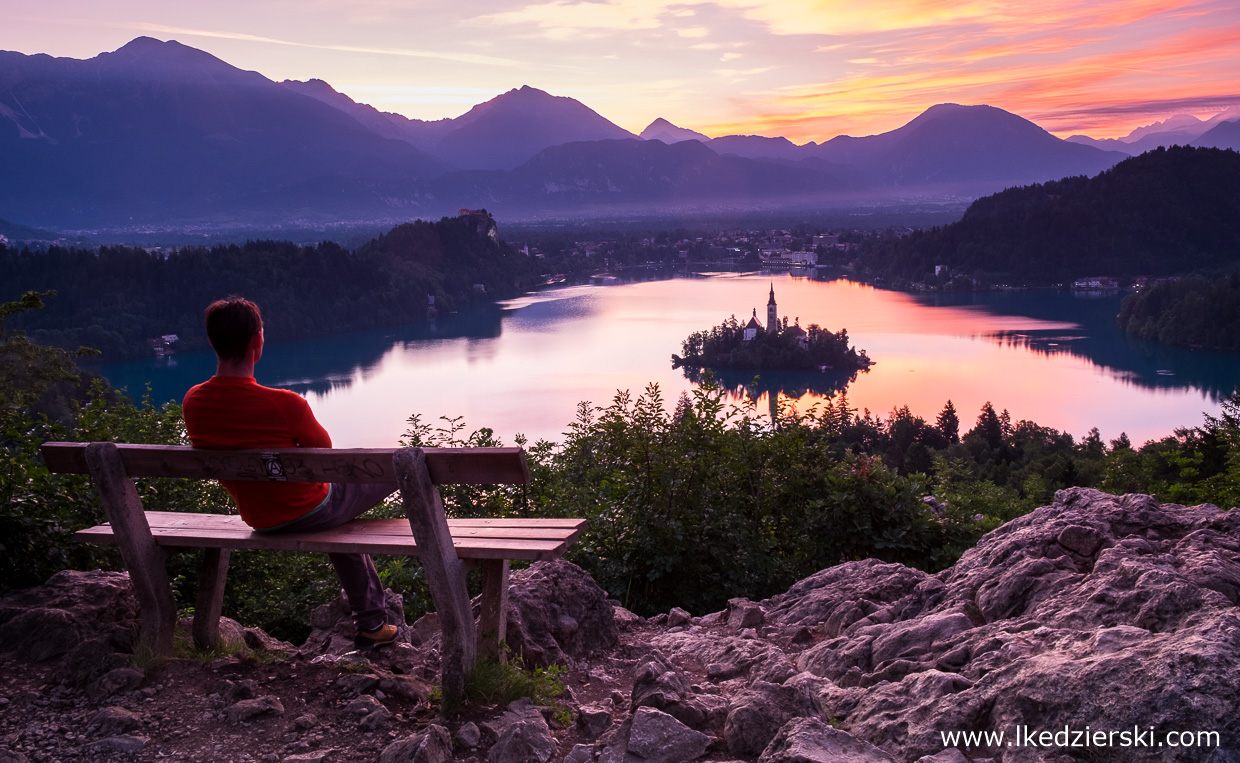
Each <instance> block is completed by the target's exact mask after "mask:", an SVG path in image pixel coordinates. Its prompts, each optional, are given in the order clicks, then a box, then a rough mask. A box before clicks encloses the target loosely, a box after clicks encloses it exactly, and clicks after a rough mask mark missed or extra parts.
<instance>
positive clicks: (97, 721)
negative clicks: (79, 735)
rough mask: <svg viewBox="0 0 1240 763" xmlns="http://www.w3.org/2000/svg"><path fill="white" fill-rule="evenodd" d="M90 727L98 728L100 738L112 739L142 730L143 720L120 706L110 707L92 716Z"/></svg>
mask: <svg viewBox="0 0 1240 763" xmlns="http://www.w3.org/2000/svg"><path fill="white" fill-rule="evenodd" d="M90 725H91V726H96V727H98V733H99V735H100V736H105V737H110V736H116V735H117V734H126V733H128V732H130V731H133V730H135V729H140V728H142V718H141V716H139V715H138V714H137V713H135V712H134V711H132V710H129V709H126V708H123V707H120V706H119V705H108V706H107V707H105V708H103V709H101V710H99V711H98V712H96V713H95V714H94V715H92V716H91V718H90Z"/></svg>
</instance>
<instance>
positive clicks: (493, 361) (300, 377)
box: [103, 274, 1240, 447]
mask: <svg viewBox="0 0 1240 763" xmlns="http://www.w3.org/2000/svg"><path fill="white" fill-rule="evenodd" d="M772 283H773V284H774V288H775V296H776V299H777V301H778V304H779V314H780V315H781V316H785V315H786V316H788V318H789V320H793V319H796V318H799V319H800V323H801V325H802V326H808V325H809V324H810V323H817V324H819V325H821V326H823V327H825V328H828V329H830V330H832V331H836V330H838V329H840V328H842V327H843V328H847V329H848V334H849V337H850V338H851V340H852V342H853V344H854V345H855V346H856V347H858V348H864V349H865V350H866V351H867V352H868V353H869V355H870V357H871V358H872V359H874V360H876V361H877V364H876V365H875V366H873V367H872V368H871V369H870V370H869V372H868V373H862V374H859V375H857V376H856V378H855V379H853V380H851V381H850V380H849V379H847V378H839V377H837V376H831V375H822V374H817V373H785V374H780V373H765V374H762V378H761V379H760V380H759V382H758V384H757V385H756V386H755V385H753V384H752V381H753V376H754V373H753V372H743V373H738V372H732V373H728V374H724V375H723V376H722V377H721V381H723V382H724V383H725V384H726V385H727V386H728V387H729V389H731V390H732V394H733V396H734V397H735V398H736V399H737V400H739V399H740V396H741V395H742V394H743V393H744V392H745V391H746V389H748V390H749V393H750V394H753V395H756V396H757V397H758V400H759V406H760V410H763V411H766V410H768V405H769V401H770V398H771V395H772V394H780V395H783V396H784V397H785V398H787V399H791V400H795V401H796V405H797V406H798V408H800V409H802V410H803V409H805V408H808V407H809V406H810V405H811V404H812V403H813V402H814V401H815V400H820V399H822V398H823V396H825V395H829V394H832V392H834V391H835V390H838V389H841V388H844V389H845V390H846V394H847V396H848V400H849V404H850V406H851V407H854V408H858V409H863V408H868V409H869V410H871V411H872V412H874V413H877V414H881V415H886V414H887V413H888V412H890V411H891V409H892V408H893V407H895V406H898V405H902V404H907V405H908V406H909V407H910V408H911V409H912V411H913V413H915V414H917V415H920V416H923V417H925V418H927V419H930V420H933V418H934V417H935V416H936V415H937V414H938V412H939V411H940V410H941V409H942V407H943V404H944V403H945V402H946V401H947V400H949V399H950V400H951V401H952V402H953V403H954V405H955V406H956V409H957V411H959V413H960V418H961V422H962V428H968V427H970V426H972V422H973V420H974V419H975V418H976V414H977V411H978V410H979V409H980V408H981V406H982V404H983V403H985V402H986V401H991V402H993V404H994V406H995V408H996V409H1004V408H1006V409H1008V411H1009V412H1010V413H1011V416H1012V419H1013V420H1014V421H1016V420H1020V419H1029V420H1032V421H1036V422H1038V423H1039V424H1042V425H1044V426H1050V427H1054V428H1056V429H1060V430H1064V431H1068V432H1071V433H1072V434H1074V435H1076V436H1077V437H1080V436H1082V435H1084V434H1085V433H1086V432H1088V430H1089V429H1090V428H1091V427H1094V426H1096V427H1098V429H1099V430H1100V431H1101V433H1102V436H1103V437H1104V438H1107V439H1112V438H1115V437H1117V436H1118V435H1119V434H1120V432H1121V431H1124V432H1127V433H1128V435H1129V436H1130V437H1131V438H1132V440H1133V441H1134V442H1136V443H1141V442H1144V441H1145V440H1147V439H1151V438H1156V437H1162V436H1165V435H1168V434H1171V432H1172V430H1173V429H1174V428H1175V427H1178V426H1195V425H1197V424H1200V423H1201V421H1202V413H1203V412H1209V413H1212V414H1214V413H1217V412H1218V409H1219V405H1218V400H1219V398H1220V396H1223V395H1226V394H1227V392H1228V391H1230V389H1231V388H1232V387H1233V386H1234V385H1235V384H1237V383H1240V356H1237V355H1231V354H1226V353H1204V352H1191V351H1187V350H1175V349H1171V348H1167V347H1163V346H1160V345H1157V344H1154V343H1149V342H1142V341H1139V340H1134V339H1131V338H1128V337H1125V336H1123V335H1122V334H1120V333H1119V332H1118V331H1116V330H1115V328H1114V326H1113V321H1114V316H1115V314H1116V312H1117V311H1118V306H1119V301H1120V300H1119V297H1117V296H1114V295H1110V296H1104V297H1092V298H1090V297H1077V296H1073V295H1070V294H1066V293H1059V292H1036V291H1022V292H1008V293H988V294H979V295H933V296H922V295H912V294H906V293H902V292H893V291H883V290H879V289H874V288H872V287H870V286H865V285H860V284H855V283H851V282H848V281H829V282H827V281H818V280H810V279H808V278H801V277H795V276H792V275H787V274H780V275H776V276H774V277H772V276H770V275H752V274H746V275H737V274H719V275H712V276H703V277H694V278H675V279H669V280H656V281H645V282H640V283H627V284H618V285H608V286H573V287H566V288H560V289H555V290H551V291H545V292H540V293H537V294H531V295H528V296H525V297H521V298H519V299H515V300H510V301H508V302H505V303H503V304H501V305H499V306H494V307H487V308H483V309H478V310H473V311H470V312H468V313H463V314H459V315H452V316H446V317H442V318H440V319H439V321H438V322H437V323H436V325H435V326H412V327H407V328H402V329H396V330H391V329H389V330H385V331H374V332H364V333H358V334H350V335H347V336H340V337H330V338H326V339H319V340H309V341H299V342H279V341H275V340H277V339H278V337H269V338H268V339H269V342H268V344H267V347H266V350H265V353H264V356H263V360H262V361H261V362H260V363H259V365H258V369H257V373H258V380H259V382H260V383H262V384H267V385H270V386H277V387H287V388H290V389H294V390H296V391H298V392H300V393H302V394H304V395H305V396H306V398H307V399H308V400H309V401H310V404H311V407H312V408H313V409H314V412H315V415H316V416H317V417H318V418H319V421H321V422H322V423H323V425H324V426H325V427H326V428H327V430H328V431H329V432H331V434H332V438H333V440H334V442H335V444H336V445H337V446H338V447H382V446H390V445H394V444H396V442H397V440H398V438H399V437H400V435H401V434H402V433H403V432H404V431H405V427H406V419H407V418H408V417H409V415H410V414H413V413H418V414H421V416H422V418H423V420H424V421H431V422H436V420H437V419H438V418H439V417H440V416H450V417H457V416H460V417H463V420H464V422H465V423H466V424H467V426H468V429H469V430H472V429H475V428H477V427H482V426H488V427H491V428H492V429H494V430H495V432H496V434H498V435H499V436H500V437H501V438H502V439H503V440H504V441H505V442H512V439H513V436H514V435H515V434H517V433H521V434H524V435H525V436H527V437H529V438H530V439H531V440H534V439H538V438H547V439H551V440H556V441H558V440H561V439H562V433H563V432H564V431H565V429H566V428H567V426H568V424H569V423H570V422H571V421H572V420H573V418H574V416H575V413H576V409H577V405H578V403H579V402H581V401H590V402H591V403H593V404H595V405H606V404H607V403H609V402H610V401H611V400H612V398H613V397H614V395H615V394H616V392H617V390H626V389H627V390H631V391H632V392H633V394H634V395H636V394H638V393H640V392H641V391H642V390H644V389H645V387H646V386H647V385H648V384H649V383H651V382H655V383H657V384H658V385H659V387H660V389H661V390H662V393H663V397H664V400H665V404H666V405H667V406H669V407H671V406H673V405H674V404H675V402H676V399H677V397H678V396H679V395H680V393H681V392H682V391H685V390H690V389H692V388H693V386H694V384H693V382H692V381H691V380H689V379H687V378H686V377H685V375H684V374H683V373H682V372H681V371H678V370H673V369H672V367H671V362H670V358H671V354H672V353H674V352H675V353H679V352H680V343H681V341H682V340H683V339H684V338H685V337H686V336H688V335H689V333H691V332H693V331H697V330H702V329H706V328H709V327H710V326H712V325H717V324H718V323H719V322H720V321H722V320H723V319H725V318H727V317H728V316H730V315H733V314H735V315H736V316H737V318H743V319H745V320H747V319H748V317H749V315H750V313H751V311H752V310H753V309H754V308H757V310H758V316H759V320H761V321H762V322H763V323H765V322H766V321H765V314H766V302H767V296H768V289H769V288H770V285H771V284H772ZM214 365H215V360H214V355H212V354H211V353H209V352H208V353H188V354H183V355H178V356H176V357H175V358H173V359H172V360H171V361H170V362H169V361H159V360H155V359H150V360H144V361H134V362H130V363H123V364H115V365H111V366H107V367H105V368H104V369H103V372H104V375H105V376H107V377H108V379H109V380H110V381H111V382H112V383H113V384H115V385H117V386H127V387H128V388H129V389H130V390H131V392H132V391H135V390H141V389H142V388H143V387H144V386H146V385H147V384H148V383H149V384H150V386H151V388H152V392H153V395H154V397H155V398H156V399H157V400H160V401H162V400H169V399H177V400H179V399H180V398H181V396H182V395H184V393H185V391H186V390H187V389H188V388H189V387H190V386H192V385H193V384H196V383H197V382H199V381H201V380H203V379H206V378H207V377H209V376H210V375H211V373H212V371H213V369H214ZM467 431H468V430H467Z"/></svg>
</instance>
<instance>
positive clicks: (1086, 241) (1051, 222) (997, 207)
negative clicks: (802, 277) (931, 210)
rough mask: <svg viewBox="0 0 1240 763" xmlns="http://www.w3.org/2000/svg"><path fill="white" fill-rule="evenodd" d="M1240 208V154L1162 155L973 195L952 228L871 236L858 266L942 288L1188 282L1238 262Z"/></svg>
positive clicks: (1195, 151) (1172, 151)
mask: <svg viewBox="0 0 1240 763" xmlns="http://www.w3.org/2000/svg"><path fill="white" fill-rule="evenodd" d="M1237 209H1240V154H1237V153H1236V152H1235V151H1231V150H1221V149H1215V148H1190V147H1187V146H1173V147H1171V148H1159V149H1156V150H1153V151H1149V152H1147V153H1144V154H1142V155H1140V156H1136V157H1133V158H1131V159H1126V160H1124V161H1122V162H1120V163H1119V164H1117V165H1115V166H1114V167H1112V168H1111V169H1109V170H1106V171H1105V172H1102V173H1100V174H1099V175H1097V176H1095V177H1092V178H1086V177H1069V178H1064V179H1062V180H1056V181H1052V182H1049V183H1040V184H1035V185H1030V186H1025V187H1021V188H1011V189H1008V190H1006V191H1002V192H1000V193H997V194H994V195H992V196H987V197H985V198H981V199H978V200H976V201H974V202H973V203H972V204H971V205H970V206H969V208H968V209H967V210H966V211H965V213H964V216H963V217H962V218H961V219H960V220H959V221H958V222H955V223H951V224H949V225H945V226H941V227H934V228H930V229H927V230H918V231H914V232H913V233H912V234H910V235H907V236H902V237H894V236H875V237H872V238H870V239H868V240H867V241H866V242H865V243H864V245H863V247H862V252H861V254H862V257H861V259H860V263H859V264H860V267H861V268H862V270H863V272H864V274H865V275H867V276H871V277H883V278H887V279H892V280H895V281H897V282H913V283H920V284H933V285H937V286H941V287H945V288H973V287H974V285H975V283H976V284H981V285H989V284H1000V283H1007V284H1022V285H1053V284H1064V283H1070V282H1071V281H1073V280H1076V279H1079V278H1083V277H1087V276H1097V275H1108V276H1116V277H1119V278H1121V279H1123V278H1130V277H1133V276H1142V275H1144V276H1169V275H1180V274H1187V273H1192V272H1195V271H1201V270H1210V269H1215V268H1220V267H1228V266H1231V265H1233V264H1235V263H1236V260H1237V258H1236V253H1237V252H1238V251H1240V215H1237V214H1236V210H1237ZM937 266H945V267H946V270H942V269H940V270H939V271H938V272H937V273H936V267H937Z"/></svg>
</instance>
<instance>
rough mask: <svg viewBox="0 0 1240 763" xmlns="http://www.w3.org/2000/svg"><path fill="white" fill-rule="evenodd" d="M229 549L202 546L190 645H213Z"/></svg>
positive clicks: (208, 647)
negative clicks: (192, 640)
mask: <svg viewBox="0 0 1240 763" xmlns="http://www.w3.org/2000/svg"><path fill="white" fill-rule="evenodd" d="M229 553H230V551H229V549H226V548H206V549H203V555H202V570H201V571H200V572H199V574H198V600H197V601H196V602H195V604H194V624H193V626H192V627H191V629H190V630H191V631H193V636H194V646H195V647H197V648H198V649H201V650H203V651H204V652H205V651H209V650H211V649H214V648H215V646H216V643H217V642H218V641H219V635H220V611H221V610H222V609H223V608H224V581H225V580H226V579H227V578H228V556H229Z"/></svg>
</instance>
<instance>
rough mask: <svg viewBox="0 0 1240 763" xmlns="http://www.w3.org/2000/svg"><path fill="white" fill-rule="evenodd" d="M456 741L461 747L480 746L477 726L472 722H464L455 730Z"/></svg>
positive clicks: (480, 734) (480, 735)
mask: <svg viewBox="0 0 1240 763" xmlns="http://www.w3.org/2000/svg"><path fill="white" fill-rule="evenodd" d="M455 738H456V741H457V742H458V743H460V744H461V746H463V747H477V746H478V745H480V744H482V732H481V731H480V730H479V729H478V724H476V723H474V722H473V721H466V722H465V723H462V724H461V727H460V728H459V729H457V730H456V737H455Z"/></svg>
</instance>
